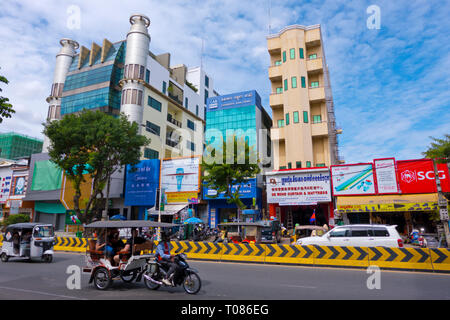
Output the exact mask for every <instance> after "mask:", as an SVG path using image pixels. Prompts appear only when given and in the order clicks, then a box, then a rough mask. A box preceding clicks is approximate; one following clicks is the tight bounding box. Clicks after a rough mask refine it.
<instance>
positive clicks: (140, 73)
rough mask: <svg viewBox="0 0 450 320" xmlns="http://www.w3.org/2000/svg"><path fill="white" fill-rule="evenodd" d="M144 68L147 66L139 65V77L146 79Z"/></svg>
mask: <svg viewBox="0 0 450 320" xmlns="http://www.w3.org/2000/svg"><path fill="white" fill-rule="evenodd" d="M144 70H145V68H144V67H143V66H140V67H139V79H141V80H144Z"/></svg>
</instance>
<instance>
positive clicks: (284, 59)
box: [283, 51, 286, 62]
mask: <svg viewBox="0 0 450 320" xmlns="http://www.w3.org/2000/svg"><path fill="white" fill-rule="evenodd" d="M283 62H286V51H283Z"/></svg>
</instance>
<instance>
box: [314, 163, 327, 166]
mask: <svg viewBox="0 0 450 320" xmlns="http://www.w3.org/2000/svg"><path fill="white" fill-rule="evenodd" d="M316 167H325V163H318V164H316Z"/></svg>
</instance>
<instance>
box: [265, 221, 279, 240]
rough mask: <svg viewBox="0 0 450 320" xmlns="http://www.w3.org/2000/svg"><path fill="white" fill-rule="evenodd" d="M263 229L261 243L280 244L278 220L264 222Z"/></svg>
mask: <svg viewBox="0 0 450 320" xmlns="http://www.w3.org/2000/svg"><path fill="white" fill-rule="evenodd" d="M263 223H264V225H265V227H264V228H263V229H262V230H261V242H262V243H280V242H281V223H280V221H279V220H272V221H264V222H263Z"/></svg>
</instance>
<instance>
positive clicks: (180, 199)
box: [165, 192, 198, 204]
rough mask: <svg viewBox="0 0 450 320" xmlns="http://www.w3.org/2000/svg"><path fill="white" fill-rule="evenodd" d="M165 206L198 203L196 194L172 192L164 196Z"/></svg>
mask: <svg viewBox="0 0 450 320" xmlns="http://www.w3.org/2000/svg"><path fill="white" fill-rule="evenodd" d="M165 197H166V201H167V204H169V203H191V204H197V203H198V193H197V192H173V193H166V194H165Z"/></svg>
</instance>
